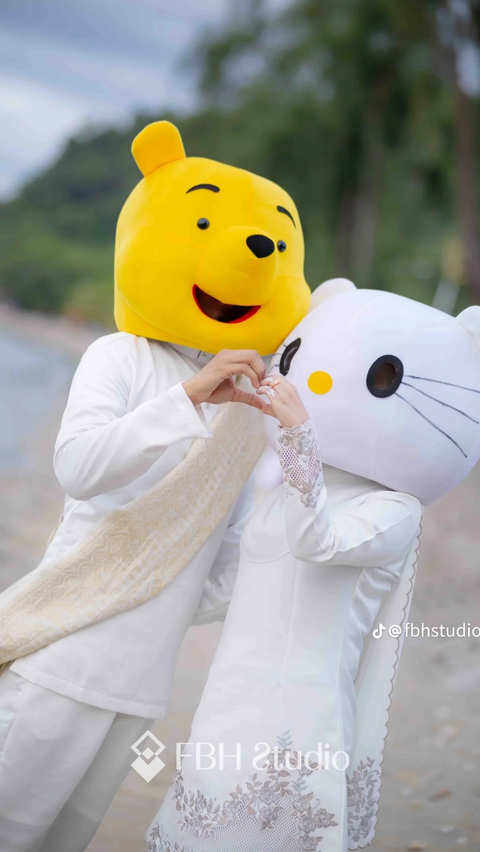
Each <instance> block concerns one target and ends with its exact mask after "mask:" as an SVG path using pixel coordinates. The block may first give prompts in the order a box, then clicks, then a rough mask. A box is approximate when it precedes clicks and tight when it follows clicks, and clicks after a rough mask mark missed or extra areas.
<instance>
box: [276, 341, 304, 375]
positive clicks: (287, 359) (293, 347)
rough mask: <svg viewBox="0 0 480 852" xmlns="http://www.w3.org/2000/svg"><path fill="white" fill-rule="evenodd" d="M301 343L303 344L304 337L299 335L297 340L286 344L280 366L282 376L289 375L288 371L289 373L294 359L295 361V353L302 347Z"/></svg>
mask: <svg viewBox="0 0 480 852" xmlns="http://www.w3.org/2000/svg"><path fill="white" fill-rule="evenodd" d="M301 345H302V338H301V337H297V339H296V340H292V342H291V343H289V344H288V346H286V347H285V349H284V350H283V352H282V357H281V358H280V367H279V369H280V372H281V374H282V376H286V375H287V373H288V371H289V369H290V367H291V365H292V361H293V359H294V357H295V355H296V354H297V352H298V350H299V349H300V346H301Z"/></svg>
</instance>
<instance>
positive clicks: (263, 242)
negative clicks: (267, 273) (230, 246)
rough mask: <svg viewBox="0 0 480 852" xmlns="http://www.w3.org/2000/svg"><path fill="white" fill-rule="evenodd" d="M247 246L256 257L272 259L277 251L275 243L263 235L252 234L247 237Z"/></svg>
mask: <svg viewBox="0 0 480 852" xmlns="http://www.w3.org/2000/svg"><path fill="white" fill-rule="evenodd" d="M247 246H248V248H249V249H250V251H251V252H253V254H254V255H255V257H258V258H260V257H270V255H271V254H273V252H274V251H275V243H274V242H273V240H271V239H270V237H264V236H263V235H262V234H252V235H251V237H247Z"/></svg>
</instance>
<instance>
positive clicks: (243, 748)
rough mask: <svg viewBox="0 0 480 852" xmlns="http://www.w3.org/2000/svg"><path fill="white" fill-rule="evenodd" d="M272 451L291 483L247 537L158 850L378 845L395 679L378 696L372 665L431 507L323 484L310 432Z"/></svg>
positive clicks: (341, 849)
mask: <svg viewBox="0 0 480 852" xmlns="http://www.w3.org/2000/svg"><path fill="white" fill-rule="evenodd" d="M276 441H277V446H278V450H279V456H280V461H281V463H282V467H283V470H284V479H285V484H284V485H281V486H280V487H279V488H278V489H276V490H275V491H274V492H273V493H272V494H271V495H270V496H269V497H267V498H266V500H265V502H264V503H262V504H261V505H260V506H259V507H258V508H257V510H256V511H255V513H254V515H253V517H252V519H251V521H250V522H249V523H248V524H247V526H246V528H245V532H244V535H243V539H242V543H241V558H240V566H239V571H238V577H237V582H236V585H235V590H234V593H233V597H232V601H231V604H230V608H229V611H228V615H227V618H226V622H225V627H224V630H223V634H222V638H221V641H220V644H219V647H218V649H217V653H216V656H215V658H214V662H213V665H212V668H211V671H210V674H209V678H208V682H207V685H206V688H205V690H204V693H203V696H202V700H201V703H200V705H199V708H198V710H197V713H196V716H195V719H194V722H193V728H192V731H191V734H190V737H189V744H188V745H187V746H186V748H185V750H184V755H185V756H184V758H183V764H182V768H181V771H179V772H178V773H177V775H176V777H175V779H174V782H173V784H172V787H171V788H170V790H169V792H168V793H167V796H166V798H165V801H164V803H163V805H162V807H161V809H160V812H159V814H158V816H157V818H156V819H155V821H154V823H153V825H152V827H151V829H150V831H149V835H148V842H149V849H150V852H173V850H175V849H181V850H182V852H227V850H228V852H301V850H303V852H346V850H347V848H357V847H358V846H359V845H360V846H364V845H366V843H368V842H369V840H370V839H371V836H372V833H373V826H374V822H375V814H376V809H377V807H378V790H379V783H380V762H381V751H382V748H383V738H384V736H385V717H386V715H387V716H388V704H389V694H390V693H391V689H392V682H393V679H394V674H395V669H394V668H393V669H392V668H391V665H390V663H391V660H390V658H388V659H387V658H385V660H384V661H383V662H380V665H379V666H377V665H376V664H375V661H374V662H373V667H372V665H369V668H368V670H369V672H371V673H372V677H373V678H374V679H375V677H376V676H377V674H379V673H380V676H381V681H380V684H379V686H378V688H377V687H376V686H375V685H374V684H373V681H370V683H369V682H368V677H367V678H365V677H364V674H363V666H364V664H365V655H366V654H369V653H370V652H371V650H372V647H373V646H371V645H370V641H369V640H370V638H371V633H372V629H373V627H374V625H375V623H376V620H377V619H378V617H379V614H380V613H381V614H382V616H383V615H384V614H385V610H383V609H382V606H383V605H385V604H388V602H391V601H392V595H393V596H395V594H396V593H395V591H394V590H395V589H396V588H399V587H401V585H402V583H403V582H404V575H406V574H411V571H412V570H413V566H414V552H415V545H416V542H417V536H418V531H419V523H420V518H421V511H422V509H421V504H420V503H419V501H418V500H417V499H416V498H414V497H411V496H409V495H408V494H403V493H397V492H395V491H388V490H385V489H384V488H382V487H381V486H379V485H378V484H376V483H374V482H370V481H368V480H366V479H362V478H361V477H358V476H354V475H352V474H349V473H345V472H343V471H340V470H337V469H335V468H332V467H328V466H325V468H324V471H323V473H322V466H321V464H320V457H319V450H318V442H317V438H316V435H315V431H314V427H313V425H312V424H311V422H310V421H308V422H307V424H305V425H304V426H301V427H295V428H294V429H280V430H279V432H278V435H277V438H276ZM327 495H328V496H327ZM407 579H408V583H409V584H410V586H411V579H412V578H411V576H409V577H408V578H406V577H405V580H407ZM402 596H403V595H402ZM405 600H406V599H405ZM405 600H404V604H405ZM406 611H407V607H406V605H405V606H403V611H402V617H404V615H405V613H406ZM387 623H389V622H387ZM372 641H373V642H374V641H375V640H372ZM387 642H388V636H387ZM376 645H377V647H378V648H379V649H380V650H381V649H382V648H383V647H387V646H383V643H382V642H381V641H378V642H377V643H376ZM381 652H382V653H383V651H382V650H381ZM398 652H399V648H398V645H397V646H396V648H395V653H394V654H393V656H394V658H395V664H394V666H395V665H396V661H397V658H398ZM389 653H390V652H389ZM360 681H364V682H365V683H366V684H367V693H370V692H371V693H372V696H371V697H372V704H370V705H369V706H363V703H362V702H363V699H362V696H361V695H360V692H361V691H362V690H361V688H360ZM372 684H373V686H372ZM370 687H372V688H370ZM384 688H385V690H387V691H388V694H387V692H384V691H383V689H384ZM359 697H360V700H359V701H358V706H357V699H359ZM365 718H366V719H367V722H368V724H371V726H372V728H371V730H370V731H369V733H368V736H364V733H365V731H364V729H363V727H362V726H363V724H364V721H365ZM319 744H320V748H319ZM197 748H198V749H199V753H198V754H199V755H200V759H198V755H196V750H197ZM364 749H366V752H364ZM222 751H223V754H224V755H225V757H224V758H223V767H222V766H221V763H222ZM307 753H310V754H309V755H308V754H307ZM317 753H318V756H317ZM337 753H338V754H337ZM288 754H290V762H288ZM202 755H203V757H202ZM235 755H238V756H239V757H238V760H239V764H237V758H236V757H235ZM211 758H212V759H211ZM255 758H257V762H256V763H255V764H254V763H253V761H254V759H255ZM349 759H350V767H349V768H348V769H347V771H346V772H345V769H346V764H347V761H348V760H349ZM215 761H216V765H215ZM317 764H320V766H321V767H323V768H322V771H320V768H319V767H317ZM335 766H336V767H337V768H335ZM219 767H220V768H219ZM175 844H177V845H175Z"/></svg>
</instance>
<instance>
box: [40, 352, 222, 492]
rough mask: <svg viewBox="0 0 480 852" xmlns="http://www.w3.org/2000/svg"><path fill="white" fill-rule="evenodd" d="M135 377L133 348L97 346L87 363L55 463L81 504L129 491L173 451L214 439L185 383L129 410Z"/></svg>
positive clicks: (78, 380)
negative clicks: (191, 442)
mask: <svg viewBox="0 0 480 852" xmlns="http://www.w3.org/2000/svg"><path fill="white" fill-rule="evenodd" d="M112 337H113V336H112ZM134 371H135V362H134V358H133V357H132V354H131V353H130V352H129V350H128V347H127V348H125V349H123V350H121V352H119V349H118V345H117V346H113V345H111V344H110V343H109V338H108V337H107V338H101V339H100V340H98V341H96V342H95V343H93V344H92V346H90V347H89V349H87V351H86V353H85V355H84V356H83V358H82V360H81V362H80V364H79V367H78V369H77V372H76V374H75V376H74V379H73V383H72V387H71V390H70V395H69V399H68V403H67V407H66V410H65V414H64V416H63V420H62V425H61V428H60V432H59V435H58V438H57V442H56V445H55V456H54V468H55V473H56V475H57V478H58V480H59V482H60V484H61V485H62V487H63V489H64V490H65V492H66V493H67V494H68V495H70V496H71V497H73V498H74V499H76V500H88V499H90V498H91V497H95V496H97V495H98V494H103V493H106V492H108V491H113V490H114V489H117V488H121V487H123V486H125V485H128V484H129V483H130V482H132V481H133V480H134V479H136V478H137V477H139V476H141V475H142V474H144V473H145V472H146V471H147V470H149V468H150V467H151V466H152V465H153V463H154V462H155V461H156V460H157V459H158V458H159V457H160V456H161V455H162V453H163V452H164V450H165V449H166V448H167V447H168V446H171V445H172V444H175V443H178V442H179V441H182V440H184V439H185V438H190V439H193V438H208V437H209V434H210V433H209V431H208V428H207V426H206V423H205V420H204V419H203V416H202V414H201V409H196V408H195V407H194V406H193V404H192V402H191V401H190V399H189V398H188V396H187V394H186V393H185V390H184V388H183V385H182V384H181V383H177V384H175V385H174V386H173V387H170V388H169V389H168V390H166V391H165V392H163V393H161V394H160V395H159V396H158V397H156V398H155V399H152V400H149V401H147V402H144V403H142V404H141V405H139V406H138V407H137V408H135V409H134V410H132V411H129V410H128V403H129V394H130V388H131V382H132V378H133V376H134Z"/></svg>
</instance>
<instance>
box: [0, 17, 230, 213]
mask: <svg viewBox="0 0 480 852" xmlns="http://www.w3.org/2000/svg"><path fill="white" fill-rule="evenodd" d="M228 2H229V0H0V196H1V197H4V198H5V197H7V196H9V195H11V194H12V193H14V192H15V190H16V189H17V188H18V186H19V185H20V184H21V183H22V181H24V180H25V179H26V178H28V177H30V176H31V175H32V174H35V172H36V171H38V170H39V169H41V168H42V167H43V166H44V165H45V164H46V163H48V162H49V161H50V160H51V159H52V158H53V157H55V156H56V154H57V153H58V151H59V150H60V149H61V146H62V144H63V143H64V141H65V139H66V138H67V137H68V136H69V135H70V134H71V133H72V132H74V131H76V130H78V129H80V128H82V127H84V126H85V125H87V124H92V123H93V124H95V125H97V124H100V125H102V124H111V123H112V122H114V123H118V122H119V121H122V120H127V119H128V118H129V117H130V116H131V115H132V113H134V112H135V111H138V110H141V109H149V110H154V109H158V110H159V114H160V113H161V109H162V108H165V107H168V106H173V107H176V108H181V109H185V108H188V107H189V106H190V105H192V103H193V102H194V97H195V80H194V78H193V75H192V73H191V72H187V71H186V70H184V69H182V66H183V58H184V57H185V55H188V51H189V49H190V48H191V46H192V45H193V43H194V42H195V40H196V38H197V37H198V35H199V34H200V33H201V31H202V28H204V27H206V26H212V25H213V26H215V25H216V24H218V23H220V22H221V21H222V19H223V17H224V15H225V13H226V10H227V9H228Z"/></svg>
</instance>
